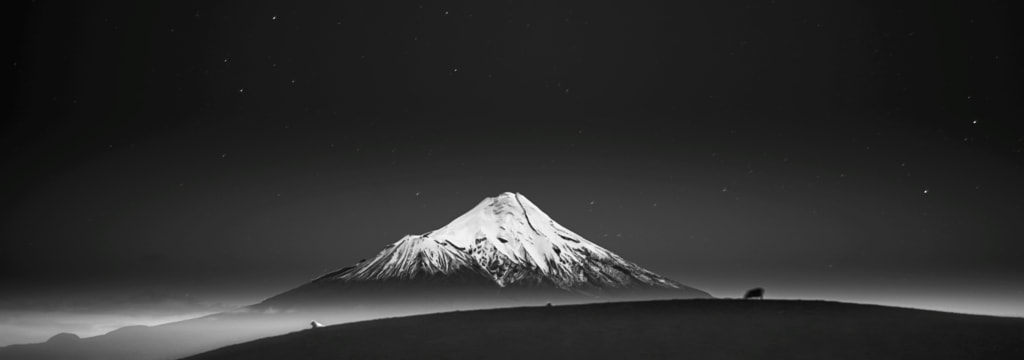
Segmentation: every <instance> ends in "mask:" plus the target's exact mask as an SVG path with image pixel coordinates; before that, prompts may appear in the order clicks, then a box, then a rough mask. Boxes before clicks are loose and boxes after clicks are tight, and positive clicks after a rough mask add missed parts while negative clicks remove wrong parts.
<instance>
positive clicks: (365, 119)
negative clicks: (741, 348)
mask: <svg viewBox="0 0 1024 360" xmlns="http://www.w3.org/2000/svg"><path fill="white" fill-rule="evenodd" d="M1020 10H1021V9H1020V5H1019V4H1016V3H1014V2H1010V1H988V2H983V3H979V2H971V1H897V2H838V3H836V2H829V3H823V2H818V1H785V0H775V1H770V0H767V1H739V0H736V1H685V2H668V1H663V2H647V1H629V2H625V1H624V2H604V1H576V2H552V1H536V2H532V1H514V2H488V3H486V4H480V3H479V2H429V3H427V2H423V3H420V2H373V1H362V2H331V3H323V4H315V5H314V4H296V3H293V2H269V1H248V2H245V3H244V4H241V3H238V4H233V3H227V2H208V1H179V2H173V3H163V4H158V3H140V2H125V1H80V2H69V3H65V2H53V1H31V2H21V3H19V4H18V5H17V6H16V7H15V8H14V10H12V12H13V13H16V14H17V16H16V17H17V18H18V19H19V21H20V22H16V23H15V24H14V25H13V27H14V31H12V32H10V33H12V34H14V35H13V39H12V41H11V42H10V43H12V44H13V45H14V48H15V50H16V51H14V52H13V53H12V54H11V55H8V56H9V58H8V64H9V66H8V72H9V77H10V78H12V79H13V81H11V82H8V86H9V87H14V91H13V93H14V94H16V95H15V97H14V98H13V99H12V100H13V101H12V106H10V107H8V108H7V112H8V115H7V116H5V117H4V118H5V119H6V120H5V121H4V122H3V124H2V132H0V147H2V153H0V161H2V165H3V169H4V170H3V173H4V174H5V176H3V177H0V182H2V183H0V184H2V185H0V204H2V205H0V282H2V284H3V287H4V288H5V291H4V292H3V293H2V294H0V338H4V339H7V340H6V341H7V342H6V343H0V345H5V344H8V343H18V342H33V341H42V340H45V339H46V338H47V337H49V336H50V335H52V334H54V333H56V332H59V331H72V332H76V333H79V334H80V335H94V334H98V333H102V332H105V331H109V330H112V329H113V328H116V327H117V326H122V325H130V324H136V323H144V324H153V323H159V322H162V321H169V320H176V319H180V318H187V317H188V316H194V315H195V314H201V313H209V312H214V311H220V310H224V309H228V308H231V307H232V306H238V305H244V304H248V303H253V302H256V301H259V300H261V299H262V298H265V297H268V296H270V295H273V294H276V293H278V292H281V291H283V290H287V289H289V288H291V287H293V286H296V285H298V284H300V283H302V282H303V281H306V280H308V279H310V278H313V277H315V276H317V275H319V274H320V273H322V272H324V271H327V270H331V269H335V268H338V267H341V266H345V265H348V264H350V263H353V262H355V261H358V260H359V259H362V258H367V257H370V256H372V255H374V254H376V252H377V251H379V250H380V248H382V247H383V246H385V245H386V244H389V243H392V242H394V241H397V240H398V239H399V238H401V237H402V236H403V235H405V234H419V233H423V232H427V231H430V230H433V229H435V228H438V227H441V226H443V225H445V224H446V223H447V222H448V221H450V220H452V219H454V218H455V217H457V216H459V215H461V214H462V213H463V212H464V211H467V210H468V209H470V208H472V207H473V206H475V205H476V204H477V203H478V202H479V201H481V200H482V199H483V198H484V197H488V196H495V195H497V194H499V193H501V192H504V191H518V192H521V193H522V194H524V195H525V196H527V197H529V198H530V199H531V201H533V202H534V203H536V204H537V205H538V206H539V207H540V208H541V209H543V210H544V211H545V212H547V213H548V215H550V216H551V217H552V218H554V219H555V220H556V221H558V222H559V223H561V224H562V225H564V226H566V227H568V228H570V229H572V230H574V231H575V232H577V233H579V234H580V235H582V236H584V237H586V238H588V239H590V240H591V241H593V242H596V243H598V244H600V245H602V246H604V247H606V248H608V249H610V250H612V251H614V252H616V253H618V254H619V255H621V256H623V257H625V258H627V259H630V260H632V261H634V262H637V263H639V264H640V265H642V266H644V267H647V268H648V269H650V270H653V271H655V272H658V273H661V274H663V275H666V276H669V277H672V278H674V279H676V280H679V281H680V282H682V283H685V284H688V285H691V286H694V287H698V288H701V289H705V290H707V291H709V292H711V293H712V294H713V295H716V296H720V297H735V296H740V295H742V292H743V291H744V290H746V289H748V288H751V287H755V286H762V287H765V288H766V289H767V294H766V295H767V296H768V297H776V298H802V299H830V300H840V301H852V302H866V303H882V304H890V305H897V306H908V307H919V308H929V309H939V310H947V311H959V312H970V313H983V314H998V315H1014V316H1024V306H1022V305H1021V304H1024V283H1022V282H1021V280H1020V279H1022V278H1024V265H1022V264H1024V262H1022V261H1020V256H1021V254H1024V242H1022V241H1020V239H1024V222H1022V221H1021V219H1022V216H1024V189H1022V188H1021V186H1020V185H1021V184H1024V153H1022V152H1024V123H1022V122H1021V121H1020V120H1019V119H1021V118H1024V116H1022V115H1024V114H1022V111H1021V110H1020V108H1019V103H1020V96H1021V94H1022V93H1024V92H1022V91H1021V90H1022V86H1024V71H1022V67H1021V66H1020V56H1021V51H1020V45H1019V44H1021V43H1022V40H1024V39H1021V38H1020V36H1019V35H1016V34H1017V33H1021V32H1020V31H1018V30H1020V29H1016V28H1017V27H1020V26H1019V22H1018V21H1016V19H1015V14H1019V13H1021V11H1020Z"/></svg>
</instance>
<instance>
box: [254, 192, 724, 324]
mask: <svg viewBox="0 0 1024 360" xmlns="http://www.w3.org/2000/svg"><path fill="white" fill-rule="evenodd" d="M444 279H447V280H449V281H448V282H449V283H450V284H449V285H453V284H460V286H459V287H462V288H463V289H464V290H470V289H472V291H475V292H476V295H477V296H482V297H483V298H493V297H499V298H500V297H501V296H498V295H496V294H499V293H500V294H503V295H506V297H508V296H515V297H519V298H520V299H522V298H523V297H524V296H525V297H529V296H528V295H527V294H528V293H535V294H536V295H537V296H539V297H538V299H541V297H547V298H551V297H556V298H571V297H578V298H579V300H580V301H593V300H597V299H603V298H614V299H639V298H645V297H646V298H703V297H710V295H708V294H707V293H706V292H703V291H700V290H697V289H694V288H690V287H687V286H685V285H682V284H679V283H677V282H675V281H672V280H670V279H667V278H665V277H662V276H660V275H658V274H655V273H653V272H651V271H648V270H646V269H644V268H642V267H640V266H638V265H636V264H634V263H632V262H630V261H627V260H625V259H623V258H622V257H620V256H618V255H616V254H615V253H612V252H611V251H608V250H606V249H604V248H602V247H600V246H598V245H597V244H594V243H592V242H590V241H588V240H587V239H584V238H583V237H582V236H579V235H577V234H576V233H574V232H572V231H571V230H569V229H567V228H565V227H563V226H562V225H560V224H558V223H557V222H555V221H554V220H553V219H551V218H550V217H549V216H548V215H547V214H545V213H544V212H543V211H541V210H540V208H538V207H537V206H536V205H534V204H533V202H531V201H530V200H529V199H527V198H526V197H525V196H523V195H522V194H518V193H511V192H506V193H503V194H501V195H498V196H496V197H492V198H487V199H484V201H482V202H480V204H478V205H477V206H476V207H474V208H472V209H471V210H469V211H468V212H466V213H465V214H463V215H462V216H459V217H458V218H456V219H455V220H453V221H452V222H450V223H449V224H447V225H445V226H444V227H441V228H439V229H437V230H434V231H430V232H427V233H425V234H422V235H407V236H405V237H403V238H402V239H401V240H399V241H398V242H395V243H394V244H391V245H388V246H386V247H385V248H384V249H383V250H381V252H380V253H378V254H377V255H376V256H375V257H373V258H371V259H370V260H368V261H362V262H359V263H358V264H356V265H354V266H350V267H347V268H343V269H340V270H337V271H333V272H330V273H327V274H325V275H323V276H321V277H319V278H317V279H316V280H314V281H313V282H312V283H310V284H307V285H306V286H303V287H300V288H298V289H295V290H293V291H290V292H287V293H284V294H282V295H279V296H276V297H274V298H271V299H268V300H267V301H265V302H264V303H263V304H261V305H262V306H279V307H280V306H284V307H287V306H289V303H309V302H310V300H311V299H312V298H316V299H317V300H325V301H326V300H327V299H328V298H330V297H328V296H325V294H329V293H332V292H331V291H330V290H329V289H331V288H334V289H345V290H346V292H348V293H351V292H352V291H353V290H352V289H353V288H370V289H380V288H382V287H389V288H392V289H395V288H402V287H406V288H410V289H412V288H416V285H415V284H416V283H418V282H423V281H427V282H431V283H438V282H445V281H444ZM433 286H434V287H437V286H438V285H436V284H435V285H433ZM446 291H451V290H450V289H449V290H446ZM334 293H336V294H341V293H339V292H334ZM492 295H493V296H492ZM345 300H346V299H344V298H342V299H337V298H330V300H329V301H345ZM541 300H542V299H541Z"/></svg>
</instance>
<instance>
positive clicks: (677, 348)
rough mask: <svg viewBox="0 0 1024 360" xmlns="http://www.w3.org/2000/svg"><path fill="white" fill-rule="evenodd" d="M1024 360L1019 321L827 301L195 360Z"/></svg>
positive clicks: (619, 314) (302, 343) (684, 305)
mask: <svg viewBox="0 0 1024 360" xmlns="http://www.w3.org/2000/svg"><path fill="white" fill-rule="evenodd" d="M440 329H443V330H442V331H438V330H440ZM1021 358H1024V319H1020V318H999V317H990V316H977V315H961V314H951V313H942V312H935V311H924V310H914V309H904V308H892V307H884V306H874V305H858V304H845V303H836V302H824V301H771V300H769V301H742V300H674V301H645V302H624V303H602V304H590V305H573V306H554V307H533V308H510V309H493V310H481V311H464V312H453V313H443V314H432V315H422V316H413V317H406V318H394V319H382V320H372V321H366V322H359V323H351V324H343V325H337V326H330V327H327V328H321V329H315V330H306V331H298V332H294V333H290V334H287V335H282V336H276V337H272V338H266V339H260V340H257V341H253V342H249V343H244V344H238V345H233V346H229V347H225V348H222V349H218V350H214V351H211V352H208V353H204V354H200V355H197V356H193V357H189V358H187V359H188V360H234V359H247V360H260V359H304V360H318V359H871V360H878V359H929V360H937V359H957V360H959V359H1021Z"/></svg>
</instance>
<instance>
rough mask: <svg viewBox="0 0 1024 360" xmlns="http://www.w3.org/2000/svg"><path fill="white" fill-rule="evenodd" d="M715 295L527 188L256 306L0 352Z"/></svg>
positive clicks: (133, 353) (99, 352)
mask: <svg viewBox="0 0 1024 360" xmlns="http://www.w3.org/2000/svg"><path fill="white" fill-rule="evenodd" d="M709 297H710V295H709V294H708V293H706V292H703V291H701V290H697V289H694V288H691V287H687V286H685V285H682V284H679V283H677V282H675V281H673V280H670V279H667V278H665V277H662V276H660V275H657V274H655V273H653V272H651V271H648V270H646V269H644V268H642V267H640V266H638V265H636V264H634V263H632V262H629V261H627V260H625V259H623V258H622V257H620V256H618V255H616V254H614V253H612V252H611V251H608V250H607V249H604V248H602V247H600V246H598V245H597V244H594V243H592V242H590V241H587V240H586V239H584V238H583V237H581V236H579V235H578V234H576V233H574V232H572V231H570V230H569V229H567V228H565V227H563V226H561V225H559V224H558V223H557V222H555V221H554V220H552V219H551V218H550V217H548V215H547V214H545V213H544V212H543V211H541V210H540V209H539V208H538V207H537V206H536V205H534V204H533V203H532V202H531V201H530V200H529V199H527V198H526V197H525V196H523V195H522V194H517V193H503V194H501V195H498V196H496V197H492V198H487V199H485V200H484V201H482V202H481V203H480V204H479V205H477V206H476V207H474V208H472V209H471V210H470V211H469V212H467V213H465V214H464V215H462V216H460V217H458V218H456V219H455V220H453V221H452V222H451V223H449V224H447V225H445V226H444V227H441V228H439V229H437V230H434V231H430V232H427V233H425V234H422V235H408V236H405V237H403V238H402V239H400V240H399V241H398V242H395V243H394V244H391V245H388V246H386V247H384V249H383V250H381V251H380V253H378V254H377V255H376V256H374V257H372V258H370V259H369V260H364V261H360V262H358V263H357V264H355V265H353V266H349V267H345V268H342V269H339V270H336V271H332V272H329V273H327V274H324V275H321V276H319V277H317V278H315V279H314V280H312V281H310V282H309V283H306V284H303V285H301V286H299V287H297V288H295V289H292V290H289V291H286V292H284V293H281V294H279V295H276V296H273V297H270V298H268V299H266V300H264V301H262V302H260V303H258V304H254V305H250V306H247V307H243V308H240V309H237V310H234V311H229V312H225V313H219V314H214V315H210V316H205V317H201V318H197V319H191V320H186V321H181V322H176V323H171V324H165V325H160V326H153V327H131V328H127V329H119V330H115V331H113V332H111V333H108V334H106V335H102V336H97V337H92V338H84V339H79V340H76V341H74V342H73V343H71V344H70V345H68V346H61V347H60V348H58V347H56V346H55V345H54V344H51V343H43V344H31V345H13V346H9V347H6V348H0V359H8V358H17V359H47V360H51V359H64V358H74V359H106V360H116V359H135V360H140V359H141V360H149V359H157V360H159V359H173V358H177V357H182V356H187V355H190V354H195V353H199V352H202V351H206V350H210V349H213V348H217V347H220V346H225V345H228V344H232V343H237V342H241V341H247V340H252V339H257V338H260V337H266V336H271V335H276V334H283V333H287V332H289V331H295V330H297V329H302V328H305V327H307V326H308V324H309V323H310V321H318V322H320V323H325V324H337V323H344V322H352V321H361V320H367V319H375V318H383V317H394V316H406V315H415V314H424V313H433V312H442V311H454V310H469V309H483V308H495V307H510V306H525V305H541V304H546V303H555V304H559V305H562V304H573V303H587V302H599V301H608V300H619V301H621V300H636V299H673V298H709ZM12 354H16V356H15V355H12ZM68 354H73V356H71V357H68ZM11 356H13V357H11Z"/></svg>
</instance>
